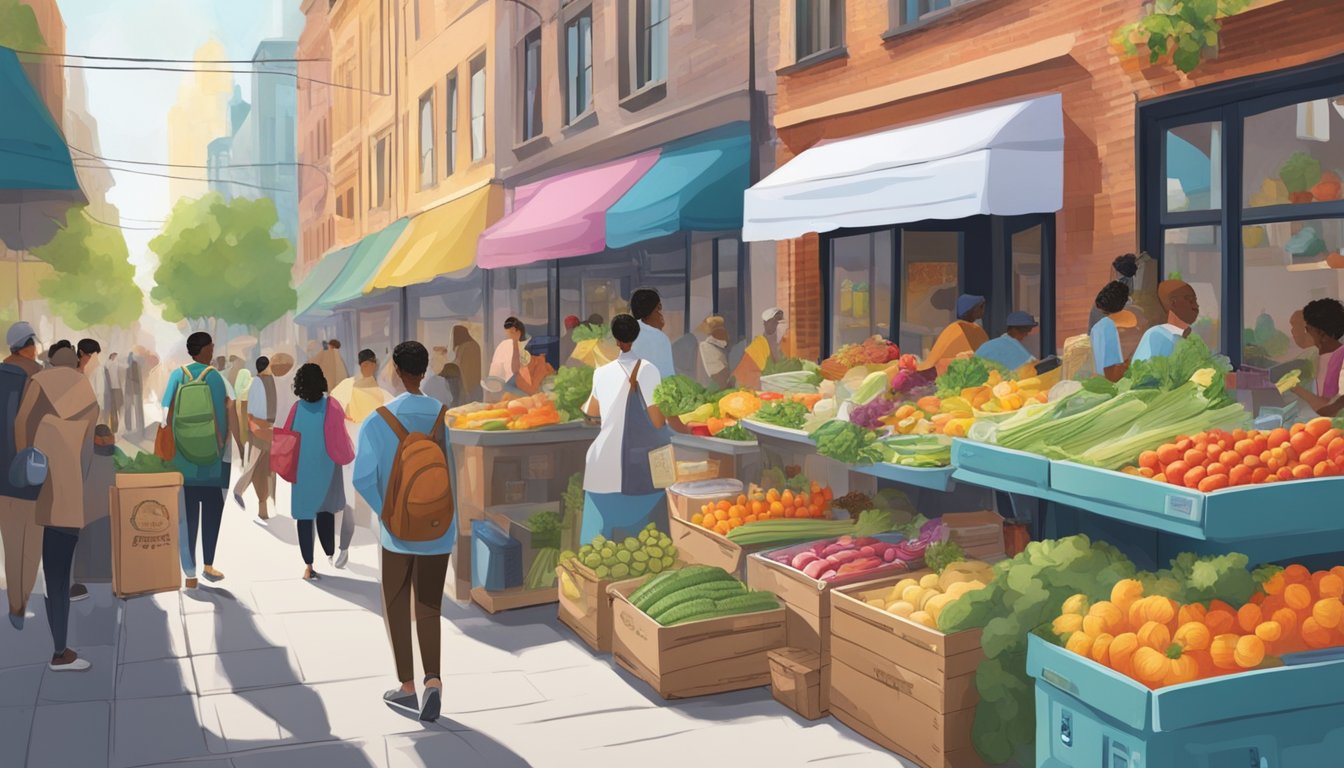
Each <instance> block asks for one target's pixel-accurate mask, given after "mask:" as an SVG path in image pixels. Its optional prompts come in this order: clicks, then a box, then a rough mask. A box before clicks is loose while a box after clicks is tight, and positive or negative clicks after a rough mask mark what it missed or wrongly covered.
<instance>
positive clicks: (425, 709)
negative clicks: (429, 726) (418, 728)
mask: <svg viewBox="0 0 1344 768" xmlns="http://www.w3.org/2000/svg"><path fill="white" fill-rule="evenodd" d="M442 703H443V689H442V688H429V687H426V688H425V703H424V704H422V705H421V706H420V720H421V722H425V723H432V722H434V721H435V720H438V719H439V709H440V707H441V705H442Z"/></svg>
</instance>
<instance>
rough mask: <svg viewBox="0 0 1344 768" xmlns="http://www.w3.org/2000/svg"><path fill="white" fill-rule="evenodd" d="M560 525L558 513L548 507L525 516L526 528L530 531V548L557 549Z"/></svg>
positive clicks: (558, 546)
mask: <svg viewBox="0 0 1344 768" xmlns="http://www.w3.org/2000/svg"><path fill="white" fill-rule="evenodd" d="M561 525H562V520H561V517H560V513H559V512H552V511H551V510H549V509H544V510H542V511H540V512H538V513H536V514H534V515H532V516H531V517H529V518H527V530H529V531H531V532H532V548H533V549H559V548H560V528H561Z"/></svg>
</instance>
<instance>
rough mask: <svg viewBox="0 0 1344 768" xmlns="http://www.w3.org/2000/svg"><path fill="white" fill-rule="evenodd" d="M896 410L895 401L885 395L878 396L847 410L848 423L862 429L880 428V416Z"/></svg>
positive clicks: (888, 414)
mask: <svg viewBox="0 0 1344 768" xmlns="http://www.w3.org/2000/svg"><path fill="white" fill-rule="evenodd" d="M895 410H896V401H895V400H888V399H887V398H885V397H878V398H874V399H872V400H869V401H868V402H866V403H864V404H863V405H856V406H854V409H853V410H851V411H850V412H849V420H850V423H853V424H857V425H858V426H860V427H863V428H864V429H882V427H883V426H884V425H883V424H882V418H883V417H885V416H890V415H891V414H892V413H893V412H895Z"/></svg>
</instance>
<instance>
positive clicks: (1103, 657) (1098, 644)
mask: <svg viewBox="0 0 1344 768" xmlns="http://www.w3.org/2000/svg"><path fill="white" fill-rule="evenodd" d="M1113 642H1115V636H1114V635H1111V634H1107V633H1105V632H1103V633H1101V634H1100V635H1097V636H1096V637H1094V638H1092V660H1093V661H1095V662H1097V663H1098V664H1108V663H1109V662H1110V659H1111V654H1110V650H1111V643H1113Z"/></svg>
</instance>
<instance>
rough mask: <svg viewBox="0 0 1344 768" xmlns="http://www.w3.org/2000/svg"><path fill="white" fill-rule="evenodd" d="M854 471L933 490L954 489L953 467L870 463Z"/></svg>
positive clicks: (945, 490)
mask: <svg viewBox="0 0 1344 768" xmlns="http://www.w3.org/2000/svg"><path fill="white" fill-rule="evenodd" d="M852 471H854V472H858V473H859V474H861V475H868V476H869V477H876V478H877V479H879V480H887V481H889V482H893V483H901V484H903V485H913V486H915V487H916V488H927V489H929V490H931V491H940V492H947V491H950V490H952V485H953V482H952V467H903V466H901V465H899V464H888V463H886V462H881V463H878V464H868V465H865V466H856V467H854V468H853V470H852Z"/></svg>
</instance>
